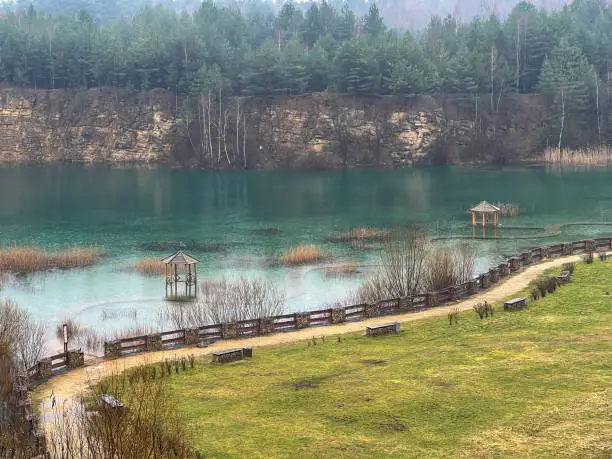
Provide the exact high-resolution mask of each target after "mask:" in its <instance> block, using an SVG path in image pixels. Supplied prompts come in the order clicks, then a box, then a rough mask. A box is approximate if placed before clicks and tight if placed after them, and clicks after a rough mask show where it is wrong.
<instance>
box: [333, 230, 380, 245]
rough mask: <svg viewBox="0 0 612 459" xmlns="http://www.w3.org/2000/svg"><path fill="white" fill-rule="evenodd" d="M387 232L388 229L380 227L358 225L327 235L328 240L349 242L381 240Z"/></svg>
mask: <svg viewBox="0 0 612 459" xmlns="http://www.w3.org/2000/svg"><path fill="white" fill-rule="evenodd" d="M388 234H389V231H388V230H384V229H381V228H370V227H359V228H354V229H352V230H350V231H345V232H343V233H336V234H333V235H332V236H330V237H329V241H331V242H351V243H353V242H373V241H382V240H384V239H385V237H386V236H387V235H388Z"/></svg>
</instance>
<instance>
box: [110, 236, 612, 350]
mask: <svg viewBox="0 0 612 459" xmlns="http://www.w3.org/2000/svg"><path fill="white" fill-rule="evenodd" d="M601 250H612V237H606V238H599V239H593V240H581V241H575V242H571V243H559V244H554V245H550V246H544V247H536V248H533V249H530V250H526V251H524V252H521V253H518V254H516V255H514V256H511V257H510V258H508V259H507V260H506V261H504V262H502V263H500V264H499V265H498V266H494V267H493V268H491V269H490V270H489V271H487V272H486V273H483V274H480V275H479V276H477V277H475V278H474V279H473V280H471V281H468V282H464V283H462V284H458V285H454V286H452V287H449V288H446V289H444V290H440V291H438V292H428V293H422V294H418V295H414V296H411V297H405V298H392V299H388V300H382V301H379V302H378V303H375V304H357V305H351V306H345V307H339V308H331V309H321V310H318V311H308V312H301V313H295V314H284V315H281V316H276V317H271V318H268V319H252V320H243V321H240V322H236V323H233V324H216V325H206V326H204V327H199V328H196V329H191V330H174V331H169V332H163V333H158V334H153V335H144V336H137V337H132V338H124V339H120V340H117V341H112V342H108V343H104V355H105V357H121V356H124V355H129V354H132V353H138V352H146V351H158V350H163V349H172V348H175V347H181V346H188V345H197V344H200V343H206V342H212V341H215V340H218V339H231V338H237V337H249V336H257V335H264V334H268V333H277V332H283V331H292V330H299V329H302V328H306V327H316V326H321V325H330V324H336V323H342V322H346V321H360V320H364V319H367V318H371V317H379V316H384V315H392V314H398V313H406V312H416V311H421V310H424V309H428V308H433V307H437V306H442V305H444V304H448V303H449V302H453V301H457V300H460V299H463V298H467V297H470V296H472V295H475V294H477V293H480V292H483V291H485V290H487V289H489V288H490V287H491V286H493V285H495V284H497V283H498V282H499V281H500V280H502V279H504V278H506V277H508V276H511V275H512V273H514V272H517V271H518V270H520V269H521V268H522V267H524V266H529V265H531V264H533V263H537V262H540V261H542V260H544V259H546V258H556V257H561V256H566V255H573V254H578V253H586V252H593V251H601Z"/></svg>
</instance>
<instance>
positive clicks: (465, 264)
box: [424, 243, 476, 292]
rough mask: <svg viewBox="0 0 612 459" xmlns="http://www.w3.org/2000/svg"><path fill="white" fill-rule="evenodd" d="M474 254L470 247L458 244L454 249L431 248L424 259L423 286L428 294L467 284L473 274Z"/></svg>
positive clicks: (465, 244)
mask: <svg viewBox="0 0 612 459" xmlns="http://www.w3.org/2000/svg"><path fill="white" fill-rule="evenodd" d="M475 259H476V254H475V251H474V248H473V246H472V245H470V244H467V243H460V244H459V245H458V246H457V247H456V248H455V249H453V250H451V249H447V248H436V247H434V248H431V249H430V250H429V253H428V255H427V259H426V270H425V282H424V283H425V285H424V288H425V289H426V290H427V291H429V292H436V291H439V290H444V289H445V288H448V287H451V286H453V285H456V284H460V283H463V282H467V281H468V280H470V279H471V278H472V275H473V274H474V262H475Z"/></svg>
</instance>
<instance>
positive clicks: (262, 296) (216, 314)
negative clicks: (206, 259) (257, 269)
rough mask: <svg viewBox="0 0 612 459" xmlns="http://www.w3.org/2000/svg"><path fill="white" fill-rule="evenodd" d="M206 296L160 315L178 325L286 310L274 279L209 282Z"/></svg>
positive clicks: (235, 319) (170, 307)
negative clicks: (270, 280)
mask: <svg viewBox="0 0 612 459" xmlns="http://www.w3.org/2000/svg"><path fill="white" fill-rule="evenodd" d="M201 291H202V296H201V297H199V298H198V300H197V301H195V302H191V303H179V304H175V305H168V306H166V307H165V308H164V309H163V310H162V312H161V314H160V319H161V321H162V322H164V323H170V326H172V327H174V328H175V329H179V330H180V329H185V328H190V327H201V326H204V325H209V324H222V323H234V322H238V321H241V320H249V319H259V318H265V317H273V316H277V315H280V314H282V313H283V311H284V308H285V298H284V296H283V294H282V292H281V291H280V290H279V289H278V288H277V287H276V286H275V285H274V284H273V283H271V282H269V281H266V280H262V279H246V278H240V279H237V280H234V281H229V280H227V279H223V280H220V281H216V282H210V281H208V282H205V283H203V285H202V289H201Z"/></svg>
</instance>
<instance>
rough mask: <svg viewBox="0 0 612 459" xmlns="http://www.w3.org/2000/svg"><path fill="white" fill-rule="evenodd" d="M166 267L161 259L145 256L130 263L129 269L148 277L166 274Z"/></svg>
mask: <svg viewBox="0 0 612 459" xmlns="http://www.w3.org/2000/svg"><path fill="white" fill-rule="evenodd" d="M164 268H165V267H164V264H163V263H162V262H161V261H160V260H159V259H157V258H145V259H143V260H138V261H137V262H136V263H134V264H132V265H130V266H129V267H128V270H129V271H133V272H137V273H138V274H141V275H143V276H147V277H159V276H163V275H164V274H165V270H164Z"/></svg>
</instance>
